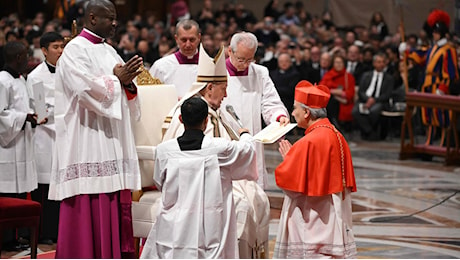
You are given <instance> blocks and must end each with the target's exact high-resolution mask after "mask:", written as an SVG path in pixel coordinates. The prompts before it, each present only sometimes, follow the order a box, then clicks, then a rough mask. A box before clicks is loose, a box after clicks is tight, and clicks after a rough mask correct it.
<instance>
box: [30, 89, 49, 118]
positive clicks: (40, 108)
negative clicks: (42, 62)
mask: <svg viewBox="0 0 460 260" xmlns="http://www.w3.org/2000/svg"><path fill="white" fill-rule="evenodd" d="M32 88H33V91H34V103H35V113H36V114H37V117H38V118H37V122H40V121H42V120H43V119H44V118H45V117H46V116H47V115H46V103H45V88H44V86H43V82H37V83H34V84H33V85H32Z"/></svg>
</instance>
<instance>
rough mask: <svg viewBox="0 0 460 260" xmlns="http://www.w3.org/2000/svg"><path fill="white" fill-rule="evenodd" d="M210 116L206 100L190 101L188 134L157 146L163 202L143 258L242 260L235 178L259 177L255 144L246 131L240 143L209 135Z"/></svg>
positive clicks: (184, 117) (184, 108)
mask: <svg viewBox="0 0 460 260" xmlns="http://www.w3.org/2000/svg"><path fill="white" fill-rule="evenodd" d="M208 118H209V117H208V104H207V103H206V102H205V101H204V100H203V99H202V98H200V97H192V98H189V99H186V100H185V101H184V102H183V104H182V105H181V117H180V120H181V121H182V122H183V123H184V125H185V132H184V133H183V135H182V136H180V137H178V138H176V139H171V140H168V141H166V142H163V143H161V144H159V145H158V146H157V150H156V156H155V171H154V181H155V183H156V186H157V187H158V188H159V190H161V192H162V199H161V206H160V209H159V215H158V216H157V220H156V222H155V224H154V225H153V227H152V230H151V231H150V234H149V236H148V238H147V241H146V243H145V246H144V249H143V251H142V255H141V258H227V259H229V258H239V256H238V250H237V234H236V216H235V212H234V206H233V196H232V180H239V179H250V180H254V179H255V178H256V177H257V176H256V172H255V167H256V160H255V150H254V141H253V139H252V137H251V135H249V134H248V133H247V130H246V129H240V132H239V133H240V134H241V135H240V141H229V140H225V139H223V138H213V137H209V136H205V135H204V133H203V131H204V130H205V129H206V127H207V124H208ZM251 168H253V169H254V170H252V171H250V170H248V169H251Z"/></svg>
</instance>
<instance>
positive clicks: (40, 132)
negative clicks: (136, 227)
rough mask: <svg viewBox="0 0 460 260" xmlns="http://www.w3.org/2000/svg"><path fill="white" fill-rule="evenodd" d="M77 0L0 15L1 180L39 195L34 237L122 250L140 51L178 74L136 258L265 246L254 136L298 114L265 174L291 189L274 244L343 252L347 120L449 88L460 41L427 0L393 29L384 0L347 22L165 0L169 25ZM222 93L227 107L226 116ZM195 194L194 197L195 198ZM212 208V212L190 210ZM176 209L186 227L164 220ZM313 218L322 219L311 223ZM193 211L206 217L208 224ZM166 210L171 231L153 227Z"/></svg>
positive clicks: (265, 211)
mask: <svg viewBox="0 0 460 260" xmlns="http://www.w3.org/2000/svg"><path fill="white" fill-rule="evenodd" d="M75 4H76V5H77V6H75V7H76V8H74V9H75V12H73V15H74V17H73V18H75V19H76V21H77V27H78V36H77V35H72V28H71V27H70V24H71V23H69V22H68V20H69V17H66V19H63V18H61V19H52V20H49V21H48V20H46V19H45V17H44V14H43V13H37V15H36V17H35V18H34V19H32V20H27V21H20V20H19V19H18V17H17V16H16V15H15V14H12V15H10V16H8V17H4V18H2V19H1V20H0V29H1V30H0V39H1V42H0V47H1V49H2V52H3V54H4V55H2V59H1V60H0V63H1V64H0V65H1V66H2V68H3V69H2V71H1V72H0V78H1V79H2V80H1V81H0V94H1V96H0V106H1V107H0V108H1V109H2V113H1V114H0V144H1V149H0V155H2V160H3V161H2V164H1V165H0V167H1V169H2V172H8V173H11V176H13V175H14V178H13V177H11V176H9V175H8V174H4V176H2V177H1V178H0V188H1V190H0V196H13V197H21V198H25V197H26V194H27V193H29V192H32V198H33V199H35V200H38V201H40V202H41V203H42V205H43V216H44V217H43V218H42V221H43V225H42V230H41V232H40V234H41V241H42V242H46V243H54V242H57V251H56V258H80V257H83V258H121V257H132V256H133V253H134V252H133V250H134V248H133V243H132V240H130V238H131V237H132V226H130V225H131V222H130V220H131V212H130V204H131V198H130V190H140V189H141V186H140V185H141V183H140V171H139V165H138V162H137V154H136V151H135V146H134V137H133V132H132V129H131V119H133V120H136V118H139V116H140V111H139V104H138V102H139V100H138V99H137V86H136V84H135V83H134V82H133V80H134V79H135V78H136V76H137V75H139V73H141V70H140V68H141V67H142V66H143V67H145V68H146V69H147V70H149V71H150V73H151V74H152V75H153V76H154V77H156V78H158V79H160V81H161V82H163V83H165V84H172V85H174V86H176V89H177V93H178V96H179V102H178V104H177V105H176V107H175V109H174V110H173V111H171V113H170V115H169V116H168V118H169V119H168V122H167V123H168V124H166V125H167V127H166V128H165V129H164V130H165V137H164V144H162V145H161V146H158V154H157V160H156V162H155V166H156V168H155V173H154V178H155V182H156V184H157V187H158V188H159V189H160V190H162V189H165V190H166V189H168V192H167V193H166V194H165V195H164V196H163V197H162V200H163V201H162V203H161V205H162V206H161V211H159V212H160V214H159V215H158V216H159V219H158V221H159V222H158V223H156V224H155V226H154V228H153V229H152V231H151V235H149V238H148V240H147V244H146V250H145V252H144V256H143V257H147V258H149V257H158V256H160V257H218V258H222V257H223V258H234V257H242V258H257V257H262V256H263V254H265V253H266V250H267V248H266V247H267V245H268V244H264V243H266V242H267V239H268V221H269V211H270V206H269V202H268V197H267V195H266V194H265V192H264V188H265V187H266V185H267V171H266V169H265V159H264V158H265V157H264V149H263V144H262V143H255V142H254V141H253V140H252V137H251V135H254V134H256V133H258V132H260V131H261V129H262V128H263V127H264V125H269V124H273V123H276V124H280V125H287V124H289V123H291V122H293V121H295V122H297V124H298V127H300V128H304V129H305V133H304V134H301V135H304V137H302V138H301V139H300V140H299V141H298V142H296V143H295V144H293V145H291V144H290V143H289V142H287V141H282V142H280V153H281V155H282V157H283V162H282V163H281V164H280V165H279V166H278V168H277V169H276V171H275V176H276V182H277V185H278V186H279V187H280V188H282V189H283V190H284V191H285V193H286V196H285V204H284V206H283V213H282V216H283V217H282V218H281V220H280V221H281V223H280V227H279V230H278V235H277V243H276V245H275V256H277V257H280V258H285V257H296V258H302V257H319V256H324V255H326V256H335V257H341V258H345V257H347V258H348V257H353V256H355V255H356V245H355V243H354V238H353V232H352V225H351V198H350V193H351V192H354V191H356V183H355V179H354V172H353V166H352V161H351V155H350V151H349V148H348V145H347V141H346V139H345V138H344V135H343V134H344V133H347V132H351V131H353V130H358V131H359V132H360V134H361V137H362V138H363V139H365V140H378V139H380V138H382V133H381V132H380V124H381V111H382V110H394V109H398V108H396V107H395V106H394V104H395V103H396V102H403V101H404V94H405V93H406V91H407V89H410V90H414V91H421V92H427V93H433V94H438V95H447V94H451V95H458V78H459V76H458V73H459V71H458V69H459V66H458V59H457V51H460V44H459V42H458V41H457V38H456V36H455V35H452V34H450V33H449V30H448V28H449V25H450V24H449V23H450V21H449V17H448V16H446V15H447V14H446V13H445V12H443V11H440V10H435V11H433V12H432V14H433V15H431V14H430V16H429V17H428V19H427V22H426V26H425V30H421V31H420V34H419V35H415V34H413V35H408V36H407V37H406V38H407V41H406V42H405V43H401V37H400V34H399V33H396V34H393V35H391V34H390V33H389V28H388V26H387V25H386V23H385V20H384V17H383V16H382V14H381V13H379V12H376V13H375V14H373V15H372V17H371V18H370V23H369V26H368V27H366V26H353V27H352V26H350V27H349V28H345V29H344V28H338V27H337V26H335V24H334V21H333V17H332V15H331V13H329V12H327V11H326V12H324V13H323V14H321V15H316V14H310V13H308V11H307V10H308V8H306V7H305V6H304V5H303V3H302V1H297V2H296V3H291V2H287V3H286V4H284V6H283V10H280V9H279V7H278V1H276V0H272V1H269V2H268V3H267V5H266V7H265V9H264V18H263V19H262V20H261V21H259V20H258V19H256V17H255V16H254V15H253V14H252V12H251V11H250V10H247V9H245V8H244V5H243V4H236V5H232V4H229V3H226V4H223V5H222V6H221V7H220V8H218V9H217V8H216V9H214V8H213V6H212V1H210V0H204V1H203V8H202V9H201V10H200V11H199V12H197V14H196V15H194V14H190V13H189V11H188V9H187V7H186V6H184V4H185V2H183V1H175V2H174V4H176V5H177V8H176V9H177V10H176V9H175V10H176V11H177V12H176V13H177V14H175V15H172V16H170V17H169V18H170V19H171V20H168V21H167V22H166V23H165V22H164V21H161V20H157V19H156V17H154V16H153V15H145V16H143V15H134V17H133V18H132V19H130V20H128V21H127V22H126V23H124V24H118V22H117V13H116V9H115V6H114V4H113V3H112V2H110V1H108V0H100V1H96V0H88V1H78V3H75ZM147 13H148V12H147ZM189 18H191V19H189ZM427 28H428V29H429V30H427ZM72 38H73V39H72ZM205 54H206V55H205ZM405 59H407V65H406V63H405V62H402V61H403V60H405ZM312 83H313V84H312ZM37 88H43V90H40V91H43V93H44V95H45V98H44V102H45V104H46V115H44V116H43V115H41V114H38V112H37V111H34V109H35V103H36V102H39V101H38V100H36V98H37V97H38V96H37V95H34V94H35V93H34V92H36V91H37V92H39V90H37ZM160 98H161V97H160ZM223 107H225V108H226V110H228V109H229V108H231V109H232V110H233V111H234V113H236V114H237V115H239V116H240V118H239V119H238V120H232V119H231V117H232V115H231V113H230V115H229V113H227V112H226V111H225V110H224V109H221V108H223ZM249 107H250V109H248V108H249ZM449 116H450V115H449V113H448V111H437V110H434V111H433V110H424V109H422V111H421V116H420V122H421V124H423V125H426V126H427V127H428V133H427V137H428V140H427V142H432V141H433V139H435V138H436V136H435V135H434V132H435V131H433V129H434V128H436V127H439V128H441V129H445V128H446V127H448V126H449V123H450V117H449ZM233 118H234V115H233ZM232 129H233V130H232ZM421 129H422V128H421ZM421 131H422V130H421ZM423 133H424V132H423ZM216 138H219V139H216ZM169 139H173V140H175V141H176V142H175V141H167V140H169ZM216 140H219V141H216ZM176 143H178V146H176ZM211 148H213V149H211ZM190 150H192V152H188V151H190ZM328 153H330V154H328ZM172 154H174V156H172ZM325 154H328V155H327V156H325ZM18 155H20V156H18ZM171 156H172V157H171ZM182 157H184V158H192V159H190V160H191V161H187V160H184V161H181V160H180V158H182ZM3 158H6V159H3ZM178 158H179V159H178ZM307 158H310V159H309V160H307ZM324 158H327V159H324ZM213 160H214V161H213ZM170 161H171V162H173V164H174V165H173V166H171V162H170ZM209 161H211V162H212V163H209ZM320 162H321V163H320ZM299 163H300V164H301V167H300V166H299ZM192 165H193V166H194V167H198V166H200V167H199V169H198V168H197V169H195V168H193V167H192V168H191V166H192ZM202 165H204V166H202ZM200 171H201V172H203V176H210V175H212V174H211V173H213V172H219V173H220V175H219V176H220V177H219V178H217V177H216V176H214V177H205V178H204V179H200V178H197V176H194V175H193V174H191V175H190V174H189V175H190V181H191V182H190V183H195V184H194V185H196V187H195V186H193V185H192V184H191V186H190V187H188V188H187V187H186V186H187V185H180V184H181V183H180V182H183V181H184V180H181V178H179V177H178V176H179V173H180V174H185V175H187V174H188V173H190V172H200ZM167 173H168V174H169V175H168V174H167ZM313 173H314V174H313ZM7 175H8V176H7ZM318 176H319V177H318ZM208 179H209V180H208ZM292 180H297V182H295V181H292ZM205 183H212V185H210V186H209V187H208V185H204V184H205ZM197 187H199V188H197ZM181 189H182V191H180V190H181ZM173 191H174V192H173ZM175 192H176V193H175ZM181 192H187V193H196V194H195V195H196V196H194V197H193V198H192V197H183V196H182V195H181V196H179V195H178V194H181ZM201 195H203V201H204V202H205V203H204V204H199V203H200V202H202V201H198V202H196V201H192V200H193V199H194V198H195V197H200V196H201ZM55 201H60V203H56V202H55ZM190 203H192V204H193V205H195V204H196V205H198V206H197V207H192V206H191V205H189V204H190ZM209 203H210V204H209ZM176 204H177V205H187V206H186V207H184V210H185V211H175V205H176ZM197 208H198V213H197V211H196V209H197ZM296 208H299V209H300V211H297V210H295V209H296ZM319 209H320V210H319ZM338 209H340V210H338ZM200 210H202V211H200ZM213 210H214V211H216V210H217V211H218V212H220V214H221V215H222V216H223V217H221V218H217V219H219V220H218V221H217V220H215V221H214V220H207V219H206V220H203V217H202V215H203V214H207V216H209V217H212V216H213V214H214V213H215V212H214V213H213ZM57 212H59V213H57ZM176 214H185V215H187V216H190V219H188V220H189V221H195V222H193V223H195V224H196V225H191V224H190V222H188V221H185V222H180V223H178V222H177V221H179V220H181V219H182V218H179V219H171V216H177V215H176ZM298 214H300V216H299V215H298ZM312 214H313V215H312ZM314 214H319V215H320V216H319V217H318V216H317V215H314ZM322 216H328V218H329V220H330V223H332V224H324V223H322V222H321V221H317V218H321V217H322ZM182 217H183V216H182ZM214 217H215V216H214ZM309 218H311V220H308V221H307V223H302V222H299V219H309ZM211 219H212V218H211ZM236 219H238V220H239V221H238V222H236ZM203 221H205V222H206V221H207V222H206V223H209V224H211V223H212V224H213V225H215V226H213V228H210V229H207V228H205V229H203V228H202V226H201V225H202V224H203ZM219 221H222V222H223V223H220V222H219ZM159 223H163V224H164V225H163V226H160V224H159ZM328 223H329V222H328ZM169 226H170V227H171V228H172V227H174V228H177V229H178V230H181V231H177V232H173V233H172V234H169V235H166V233H168V227H169ZM219 227H223V228H222V229H219ZM235 227H236V232H235ZM302 228H304V230H302ZM217 230H219V232H216V231H217ZM319 230H322V231H325V233H326V234H329V235H324V236H323V235H321V236H319V235H318V232H319ZM299 231H300V232H301V233H302V232H306V233H308V234H311V236H314V237H315V238H314V239H313V240H312V239H310V236H305V237H304V235H303V233H302V234H299ZM334 231H337V232H334ZM179 233H180V234H182V235H184V236H182V235H180V234H179ZM185 233H188V235H185ZM323 233H324V232H323ZM20 234H23V232H20ZM58 234H59V236H58ZM192 234H197V237H199V239H198V240H197V237H194V238H191V235H192ZM198 234H199V235H198ZM331 234H332V235H331ZM337 234H342V235H337ZM13 237H14V234H9V235H8V236H5V239H13ZM201 238H203V239H201ZM200 239H201V240H200ZM13 240H14V239H13ZM176 242H180V243H181V244H180V246H177V245H176ZM20 244H21V243H19V245H17V244H13V247H16V248H17V247H19V248H20V247H21V245H20ZM299 245H300V246H299ZM264 247H265V248H264ZM292 252H295V253H296V254H295V255H291V253H292Z"/></svg>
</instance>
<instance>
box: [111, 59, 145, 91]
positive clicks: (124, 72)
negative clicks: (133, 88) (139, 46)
mask: <svg viewBox="0 0 460 260" xmlns="http://www.w3.org/2000/svg"><path fill="white" fill-rule="evenodd" d="M142 62H143V61H142V57H139V56H137V55H135V56H134V57H132V58H131V59H129V60H128V61H127V62H126V63H125V64H124V65H122V64H120V63H119V64H117V65H115V67H114V68H113V74H115V76H117V77H118V79H119V80H120V82H121V83H122V84H123V85H128V84H130V83H131V82H132V81H133V79H134V78H135V77H136V76H137V75H139V74H140V73H141V71H140V70H139V68H140V67H141V66H142Z"/></svg>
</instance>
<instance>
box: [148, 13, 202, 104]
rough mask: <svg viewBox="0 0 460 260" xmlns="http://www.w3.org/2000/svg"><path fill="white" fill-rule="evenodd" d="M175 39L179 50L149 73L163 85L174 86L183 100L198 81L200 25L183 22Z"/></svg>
mask: <svg viewBox="0 0 460 260" xmlns="http://www.w3.org/2000/svg"><path fill="white" fill-rule="evenodd" d="M174 38H175V39H176V44H177V46H178V48H179V50H178V51H176V52H175V53H173V54H170V55H167V56H165V57H162V58H161V59H159V60H157V61H155V63H154V64H153V65H152V68H150V71H149V72H150V74H152V76H153V77H155V78H158V79H159V80H160V81H161V82H162V83H163V84H172V85H174V86H175V87H176V90H177V95H178V96H179V99H181V98H182V97H183V96H184V95H185V94H186V93H187V92H188V89H189V88H190V86H191V85H192V83H193V82H195V79H196V74H197V69H198V45H199V44H200V40H201V33H200V27H199V25H198V23H197V22H195V21H193V20H181V21H180V22H178V23H177V25H176V33H175V35H174Z"/></svg>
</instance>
